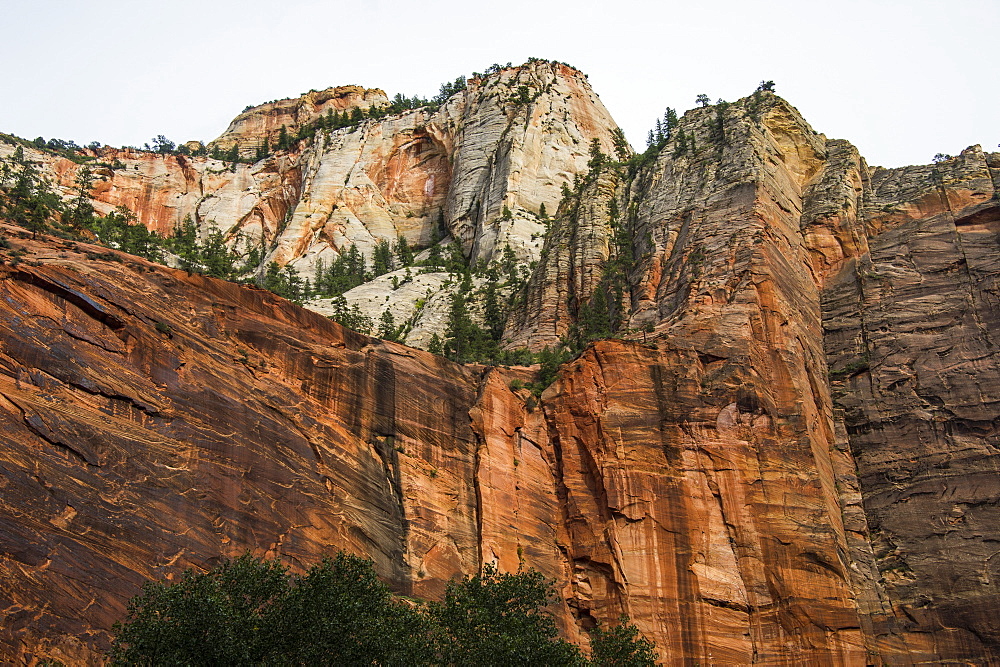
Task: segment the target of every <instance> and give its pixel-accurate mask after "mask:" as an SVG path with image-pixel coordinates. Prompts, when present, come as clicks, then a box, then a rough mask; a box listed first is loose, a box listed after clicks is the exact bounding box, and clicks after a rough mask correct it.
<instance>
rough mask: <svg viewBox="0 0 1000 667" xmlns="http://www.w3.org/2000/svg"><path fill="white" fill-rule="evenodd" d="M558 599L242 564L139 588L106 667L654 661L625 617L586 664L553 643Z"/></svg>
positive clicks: (342, 563) (519, 586)
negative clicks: (430, 591) (395, 590)
mask: <svg viewBox="0 0 1000 667" xmlns="http://www.w3.org/2000/svg"><path fill="white" fill-rule="evenodd" d="M556 601H557V598H556V596H555V594H554V593H553V591H552V587H551V584H550V582H548V581H546V580H545V578H544V577H543V576H542V575H541V574H539V573H538V572H535V571H531V570H522V571H520V572H517V573H516V574H506V573H501V572H499V571H498V570H497V569H496V568H495V567H493V566H489V565H488V566H486V567H485V568H484V569H483V573H482V574H480V575H477V576H474V577H466V578H464V579H462V580H454V581H452V582H451V583H449V584H448V586H447V589H446V591H445V595H444V599H443V600H441V601H440V602H423V601H420V600H414V599H402V598H398V597H395V596H393V595H392V593H391V592H390V591H389V589H388V587H387V586H386V585H385V584H384V583H382V582H381V581H380V580H379V579H378V576H377V575H376V574H375V570H374V568H373V565H372V563H371V561H368V560H365V559H363V558H359V557H357V556H351V555H348V554H345V553H343V552H341V553H338V554H337V555H336V556H334V557H333V558H325V559H324V560H323V561H322V562H321V563H319V564H317V565H315V566H314V567H312V568H311V569H310V570H309V571H308V572H306V573H305V574H304V575H301V576H294V577H293V576H289V574H288V572H287V570H286V568H285V567H284V566H283V565H281V563H280V562H278V561H269V560H261V559H257V558H254V557H252V556H250V555H249V554H248V555H244V556H242V557H240V558H238V559H236V560H232V561H228V562H226V563H223V564H222V565H221V566H219V567H218V568H216V569H214V570H210V571H208V572H204V573H196V572H194V571H192V570H188V571H187V572H185V573H184V575H183V576H182V578H181V579H180V581H178V582H177V583H175V584H165V583H159V582H150V583H147V584H146V585H145V586H144V588H143V591H142V593H141V594H140V595H138V596H136V597H134V598H133V599H132V600H131V601H130V602H129V605H128V613H127V616H126V618H125V619H124V620H123V621H122V622H121V623H119V624H117V625H116V626H115V633H116V636H115V640H114V643H113V645H112V649H111V654H110V658H111V664H113V665H137V664H184V665H373V664H378V665H579V666H581V667H582V666H584V665H621V666H631V665H635V666H639V665H653V664H655V659H656V654H655V647H654V645H653V644H652V643H651V642H649V641H648V640H646V639H644V638H643V637H642V636H641V635H640V634H639V632H638V630H637V629H636V627H635V626H634V625H632V624H631V623H629V622H628V620H627V619H625V618H622V619H621V620H620V623H619V625H618V626H616V627H612V628H610V629H604V628H598V629H597V630H595V631H594V632H593V633H592V635H591V647H592V655H591V657H590V659H589V660H588V659H587V658H586V657H584V655H583V653H582V652H581V651H580V649H579V647H577V646H575V645H573V644H571V643H569V642H567V641H565V640H563V639H560V638H559V637H558V633H557V631H556V625H555V620H554V618H553V617H552V615H551V614H550V613H549V612H548V611H547V608H548V607H549V606H551V605H552V604H553V603H555V602H556Z"/></svg>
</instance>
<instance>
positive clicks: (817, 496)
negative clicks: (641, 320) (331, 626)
mask: <svg viewBox="0 0 1000 667" xmlns="http://www.w3.org/2000/svg"><path fill="white" fill-rule="evenodd" d="M15 245H16V246H17V247H18V249H23V250H25V251H26V254H25V259H26V260H27V262H28V264H27V265H25V264H23V263H22V264H19V265H18V266H16V267H10V266H6V267H4V273H3V277H2V282H0V284H2V286H3V291H4V295H5V301H4V305H3V308H4V309H5V312H4V313H3V316H2V318H0V321H2V322H3V323H4V329H3V332H2V336H3V341H4V347H3V352H2V357H0V359H2V369H3V370H2V373H0V395H2V397H3V398H2V402H0V406H2V411H0V420H2V421H3V428H2V430H0V432H2V433H3V436H2V438H3V442H4V448H3V450H2V451H3V458H2V465H3V467H4V476H3V479H4V480H5V486H4V494H3V501H2V503H3V505H2V507H3V521H4V530H3V531H2V533H0V534H2V535H3V539H4V543H3V553H4V554H5V558H4V560H3V561H0V578H2V580H3V586H2V590H4V596H5V597H4V601H3V605H4V608H5V610H6V611H7V618H8V619H11V622H10V623H9V624H6V625H5V628H4V630H3V633H4V635H3V636H2V638H0V644H2V645H3V646H5V647H7V648H5V649H4V650H5V651H6V653H5V654H4V655H5V657H7V658H9V659H16V660H26V659H30V658H32V657H40V656H51V657H56V658H59V659H63V660H68V661H71V662H87V661H95V660H97V654H96V653H95V652H94V651H96V650H99V649H103V648H106V647H107V642H108V634H107V632H108V629H109V627H110V625H111V623H112V622H113V621H114V620H116V619H117V618H120V617H121V615H122V614H123V611H124V604H125V602H126V600H127V599H128V598H129V597H130V596H131V595H133V594H135V593H136V592H137V591H138V590H139V587H140V585H141V583H142V581H143V580H145V579H147V578H151V577H155V578H162V577H164V576H168V577H169V576H176V574H177V573H178V572H179V571H180V570H181V569H183V568H184V567H186V566H189V565H194V566H197V567H208V566H211V565H213V564H214V563H216V562H218V558H219V557H220V556H225V555H229V556H233V555H237V554H239V553H242V552H243V551H244V550H247V549H250V550H252V551H254V552H255V553H260V554H264V555H271V556H278V555H280V556H281V557H282V558H284V559H286V560H287V561H289V562H291V563H293V564H295V565H298V566H301V567H305V566H307V565H308V564H309V563H311V562H314V561H315V560H316V559H318V558H319V557H320V555H321V554H323V553H328V552H329V551H331V550H334V549H337V548H347V549H349V550H352V551H355V552H359V553H363V554H367V555H370V556H371V557H373V558H374V559H375V560H376V564H377V567H378V569H379V571H380V573H381V574H382V575H383V576H384V577H386V579H387V580H388V581H389V582H390V583H391V584H392V585H393V587H394V588H396V589H397V590H399V591H401V592H405V593H408V594H411V595H417V596H421V597H434V596H436V595H440V594H441V592H442V591H443V588H444V584H445V583H446V582H447V581H448V579H450V578H451V577H453V576H456V575H458V574H461V573H471V572H475V571H476V570H477V569H478V567H479V565H480V563H481V562H483V561H487V562H489V561H497V562H499V563H500V564H501V566H503V567H505V568H512V569H513V568H516V567H517V564H518V563H519V562H521V560H523V561H524V562H525V563H526V564H528V565H530V566H533V567H536V568H538V569H539V570H541V571H542V572H544V573H545V574H546V575H547V576H550V577H552V578H554V579H555V580H556V581H557V584H558V587H559V589H560V591H561V592H562V593H563V594H564V595H565V596H566V600H567V602H566V606H565V607H563V608H562V609H561V610H559V611H558V613H559V619H560V623H561V625H562V627H563V628H564V630H565V631H566V632H567V634H569V635H570V636H573V637H575V638H578V639H580V638H582V635H581V630H582V628H584V627H587V626H589V625H592V623H593V622H594V621H595V620H600V621H605V622H608V621H612V620H614V619H615V618H617V616H618V615H619V614H620V613H623V612H625V613H630V614H631V615H632V616H633V618H634V619H635V620H636V622H637V623H639V624H640V627H642V629H643V630H644V631H645V632H646V633H647V634H649V636H650V637H652V638H654V639H655V640H656V641H657V642H658V643H659V644H660V646H661V649H662V650H663V651H664V655H665V656H666V657H677V656H691V657H692V658H694V657H698V656H700V657H701V658H702V659H709V658H711V659H714V660H718V661H723V662H730V661H737V662H744V661H750V660H752V659H755V658H754V656H755V655H756V656H757V658H756V659H765V658H766V659H771V658H775V659H777V658H779V657H782V656H789V655H794V656H798V657H800V658H802V659H810V658H814V657H815V658H817V659H818V658H819V657H821V656H833V655H836V656H840V658H841V659H844V660H848V659H850V658H852V657H854V658H858V659H860V658H859V656H863V650H864V649H863V641H862V637H861V635H860V632H859V630H858V629H857V628H858V620H857V612H856V610H855V608H854V603H853V599H852V596H851V594H850V590H849V586H848V582H847V579H846V576H845V573H844V572H843V570H842V569H840V568H839V564H838V562H837V553H838V552H837V549H838V536H837V531H836V529H835V528H836V520H835V517H832V516H831V515H830V513H829V510H830V508H829V506H828V505H827V502H826V499H825V497H824V493H823V489H822V487H821V485H820V483H819V480H818V479H816V475H815V473H813V474H808V472H799V473H798V474H797V476H798V477H799V479H797V480H796V481H795V482H790V481H789V480H787V479H784V474H785V472H786V471H787V469H788V468H794V467H795V466H796V464H797V463H800V461H798V460H797V459H795V458H791V456H792V455H790V454H789V453H787V452H785V453H784V454H783V455H779V454H775V455H774V458H773V459H768V458H766V456H765V455H764V454H763V453H762V452H761V451H758V449H759V448H762V447H763V446H764V445H765V444H767V443H771V442H772V441H774V440H780V438H781V434H780V433H779V432H778V429H777V428H776V427H775V426H774V425H773V424H772V423H771V421H770V419H769V417H768V416H767V415H765V414H762V413H761V414H758V412H759V411H756V408H746V407H744V408H742V409H741V408H739V406H734V407H731V408H729V409H728V411H726V412H724V414H723V415H722V416H716V414H715V412H716V411H714V410H712V409H711V408H710V407H708V406H704V407H701V408H699V406H700V405H701V403H703V399H701V398H699V392H700V386H701V385H700V384H699V379H700V376H701V374H702V365H703V364H702V361H700V360H699V357H698V355H697V354H696V353H695V352H693V351H690V350H689V351H677V350H672V349H666V348H665V349H662V350H658V349H655V348H645V347H642V346H640V345H638V344H635V343H627V342H606V343H601V344H600V345H598V346H596V347H594V348H593V349H591V350H590V351H588V352H587V353H586V354H585V355H584V356H583V357H581V358H580V359H578V360H577V361H576V362H574V364H573V365H572V366H571V367H570V368H568V369H567V370H566V371H565V372H564V375H563V377H562V379H561V380H560V381H559V382H558V383H557V384H556V385H554V386H553V387H552V388H551V389H550V390H549V392H547V393H546V395H545V396H543V400H542V402H541V404H539V405H535V406H531V405H530V402H529V401H528V400H527V398H528V397H527V394H526V393H524V392H523V391H522V393H520V394H519V393H517V392H514V391H512V390H511V389H510V387H509V385H510V380H511V379H513V378H514V376H513V375H510V374H509V373H505V372H503V371H500V370H493V371H477V370H475V369H473V368H463V367H461V366H458V365H455V364H451V363H449V362H446V361H444V360H442V359H440V358H438V357H434V356H433V355H430V354H427V353H425V352H420V351H417V350H413V349H410V348H405V347H403V346H399V345H395V344H390V343H383V342H381V341H378V340H375V339H369V338H366V337H363V336H360V335H357V334H354V333H352V332H350V331H347V330H345V329H342V328H340V327H339V326H337V325H335V324H332V323H330V322H329V321H327V320H325V319H323V318H322V317H320V316H318V315H315V314H312V313H309V312H308V311H304V310H301V309H299V308H296V307H294V306H292V305H291V304H288V303H287V302H283V301H281V300H280V299H278V298H277V297H274V296H272V295H270V294H269V293H267V292H262V291H259V290H253V289H248V288H240V287H237V286H234V285H232V284H228V283H224V282H220V281H215V280H212V279H206V278H202V277H199V276H188V275H187V274H185V273H183V272H179V271H173V270H170V269H165V268H161V267H154V266H153V265H149V264H147V263H145V262H142V261H141V260H135V259H131V258H128V257H127V256H122V260H121V261H120V262H119V263H112V262H105V261H96V260H90V261H88V260H87V259H86V253H87V252H93V251H94V250H96V248H91V247H87V246H84V245H74V244H69V243H67V244H58V243H44V244H43V243H33V242H31V241H30V240H28V239H24V240H20V239H19V240H17V241H16V242H15ZM138 294H141V295H143V296H142V298H141V299H136V295H138ZM748 400H749V399H748ZM699 409H700V412H699ZM741 410H742V411H741ZM720 420H721V421H720ZM717 422H718V423H721V424H722V426H718V424H717ZM717 431H718V433H717ZM807 458H808V457H807ZM803 467H804V468H805V469H806V471H808V470H809V465H808V461H807V462H806V464H805V465H803ZM776 498H780V499H781V500H780V502H777V501H776V500H775V499H776ZM799 513H802V516H798V514H799ZM807 518H808V520H809V521H810V522H811V523H810V526H812V528H811V532H809V533H808V534H803V532H802V530H801V525H802V522H803V521H805V520H807ZM820 593H822V595H820ZM800 598H802V599H801V600H800ZM793 630H794V632H793ZM786 633H787V634H789V636H787V637H786V636H784V635H785V634H786Z"/></svg>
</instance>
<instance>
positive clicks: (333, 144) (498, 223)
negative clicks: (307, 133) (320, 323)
mask: <svg viewBox="0 0 1000 667" xmlns="http://www.w3.org/2000/svg"><path fill="white" fill-rule="evenodd" d="M386 103H387V100H386V99H385V95H384V93H382V91H380V90H375V89H364V88H361V87H358V86H342V87H338V88H331V89H327V90H325V91H320V92H311V93H307V94H305V95H303V96H301V97H299V98H295V99H289V100H281V101H278V102H270V103H267V104H264V105H261V106H258V107H253V108H250V109H248V110H246V111H244V112H243V113H241V114H240V115H239V116H237V117H236V119H235V120H234V121H233V122H232V124H231V125H230V127H229V128H228V129H227V130H226V132H225V133H223V135H222V136H220V137H219V138H218V139H217V140H216V141H215V142H213V144H217V145H219V146H220V147H229V146H231V145H232V144H233V142H239V143H240V145H241V146H242V147H244V149H250V148H251V147H253V148H255V147H256V146H258V145H259V144H260V143H262V142H267V143H269V144H272V145H273V143H274V140H275V133H276V132H278V131H279V128H280V127H281V126H282V125H286V126H287V128H288V131H289V132H294V130H297V129H298V128H299V127H301V126H303V125H305V124H308V123H311V122H314V121H315V120H316V119H317V118H320V117H322V116H324V115H325V114H326V113H327V112H328V111H332V110H337V109H340V110H347V109H350V108H355V107H357V108H362V109H368V108H371V107H384V106H385V105H386ZM616 129H617V125H616V124H615V123H614V121H613V120H612V119H611V117H610V115H609V114H608V112H607V110H606V109H605V108H604V106H603V105H602V104H601V102H600V100H599V99H598V97H597V95H596V94H595V93H594V92H593V90H592V89H591V88H590V85H589V83H588V82H587V79H586V76H585V75H584V74H583V73H581V72H579V71H577V70H575V69H573V68H571V67H568V66H566V65H563V64H559V63H550V62H547V61H540V60H539V61H533V62H531V63H528V64H525V65H523V66H521V67H508V68H503V69H500V70H498V71H496V72H493V73H492V74H490V75H488V76H482V77H480V78H475V79H472V80H471V81H470V82H469V83H468V85H467V87H466V88H465V90H462V91H460V92H458V93H457V94H455V95H453V96H452V97H451V98H450V99H449V100H448V101H447V102H445V103H444V104H442V105H440V106H439V107H435V106H434V105H431V106H426V107H421V108H418V109H413V110H409V111H403V112H400V113H396V114H393V115H389V116H387V117H384V118H380V119H370V120H364V121H362V122H360V124H357V125H355V126H350V127H345V128H342V129H338V130H329V129H327V130H321V131H319V132H317V133H316V134H315V135H314V136H313V137H312V138H311V139H309V140H303V141H297V142H293V143H292V146H291V148H290V149H288V150H279V151H276V152H273V153H272V154H271V155H269V156H268V157H266V158H264V159H260V160H258V161H256V162H254V163H252V164H248V163H230V162H224V161H221V160H217V159H212V158H210V157H205V156H201V157H198V156H184V155H160V154H156V153H148V152H142V151H135V150H116V149H109V148H106V149H102V150H100V151H99V153H98V154H96V155H97V158H98V162H99V163H100V164H101V165H106V166H98V167H96V173H97V175H98V177H99V179H100V180H99V181H98V182H96V183H95V186H94V189H93V191H92V192H91V196H92V197H93V199H94V202H95V206H96V207H97V210H98V211H99V212H101V213H105V212H107V211H110V210H112V209H114V208H115V207H117V206H125V207H127V208H129V209H130V210H131V211H133V212H134V213H135V215H136V217H137V219H138V220H139V222H140V223H142V224H143V225H145V226H146V227H148V228H149V229H152V230H156V231H157V232H159V233H161V234H163V235H169V234H171V233H172V232H173V231H174V230H175V229H176V228H177V227H178V226H179V225H181V224H182V223H183V222H184V220H185V219H188V218H190V219H191V220H192V221H193V222H194V223H195V224H196V225H197V226H198V228H199V230H200V232H199V233H200V235H201V237H202V238H205V237H206V236H207V235H208V234H209V232H211V231H212V230H219V231H221V232H222V233H223V235H224V238H225V239H226V242H227V243H228V245H230V247H232V248H233V249H234V250H235V251H237V252H239V253H241V254H243V255H247V254H248V253H249V252H250V251H251V250H252V249H258V250H260V251H262V255H263V256H264V258H265V261H267V262H270V261H275V262H277V263H278V264H279V265H282V266H284V265H290V266H292V267H293V268H295V269H296V270H297V271H298V272H299V273H300V274H301V276H302V277H303V278H313V277H314V276H315V271H316V266H317V264H318V263H319V262H323V263H324V264H325V265H326V266H327V267H329V266H330V264H331V263H332V262H333V261H334V260H336V259H337V258H338V257H340V256H341V254H343V252H344V251H345V250H347V249H348V248H349V247H352V246H353V247H356V248H357V249H358V250H360V251H361V253H362V254H363V255H365V257H367V258H368V263H369V266H370V265H371V258H372V255H373V253H374V249H375V246H376V244H377V243H378V242H379V241H388V242H393V243H394V242H395V241H396V239H397V238H398V237H405V238H406V239H407V241H408V242H409V243H410V244H411V245H413V246H414V247H415V248H417V249H418V250H420V249H426V248H428V247H429V246H431V245H433V244H437V243H439V242H440V244H441V247H445V246H446V245H447V243H448V242H449V241H450V240H451V239H457V240H458V241H460V242H461V244H462V246H463V249H464V251H465V254H466V256H467V258H468V261H470V262H476V261H483V262H490V261H493V260H498V259H499V258H500V256H501V254H502V251H503V250H504V249H505V248H507V247H509V248H510V249H511V250H512V251H513V252H514V253H515V255H516V257H517V258H518V260H519V262H520V263H521V264H523V265H524V266H528V265H529V264H530V263H531V262H532V261H535V260H537V259H538V255H539V252H540V250H541V244H542V241H541V237H542V235H543V233H544V225H543V224H542V223H541V222H540V221H539V219H538V211H539V208H540V207H541V206H542V205H544V206H545V207H546V208H547V209H548V210H550V211H554V210H555V209H556V207H557V205H558V202H559V199H560V192H561V188H562V186H564V185H571V184H572V182H573V180H574V178H575V177H576V176H577V175H578V174H581V173H583V172H585V171H586V169H587V162H588V159H589V148H590V144H591V141H592V140H594V139H597V140H598V142H599V144H600V145H601V146H602V148H603V150H604V151H605V152H610V151H611V150H612V145H613V139H612V133H613V132H614V131H615V130H616ZM13 150H14V149H13V147H10V146H6V145H3V144H0V156H5V155H7V154H9V153H11V152H12V151H13ZM27 151H28V153H29V155H30V156H31V158H32V159H33V160H36V161H37V162H39V163H40V164H41V165H42V168H43V170H44V171H45V173H46V174H47V175H48V176H49V177H50V178H51V180H52V181H53V182H54V183H55V184H56V185H57V186H58V187H59V188H61V190H62V191H63V192H64V193H65V194H66V196H69V195H70V194H71V193H72V192H73V191H74V187H75V186H74V181H75V179H76V177H77V174H78V173H79V170H80V169H81V168H82V166H81V165H78V164H74V163H73V162H71V161H69V160H67V159H53V156H51V155H50V154H46V153H43V152H39V151H34V150H32V149H31V148H30V147H29V148H28V149H27ZM244 152H249V153H250V154H252V153H253V152H254V150H249V151H246V150H245V151H244ZM116 165H117V166H116ZM393 277H396V278H397V279H401V278H402V277H403V272H402V271H401V270H400V271H398V272H396V273H392V274H390V275H387V276H385V277H383V278H382V279H381V280H376V281H373V282H371V283H370V284H368V285H366V286H364V288H363V289H360V290H358V291H356V292H351V293H348V294H347V298H348V301H349V303H352V304H357V305H358V306H359V307H361V309H362V310H363V311H364V312H365V314H366V315H368V316H370V317H372V319H374V320H377V319H378V317H379V316H380V315H381V314H382V312H383V310H385V309H386V307H387V306H386V304H387V302H391V304H392V306H391V310H392V311H393V314H394V315H395V316H396V320H397V322H402V321H405V320H407V319H409V318H411V317H412V318H415V321H414V327H413V330H412V332H411V334H410V335H409V337H408V338H407V339H406V340H407V342H409V343H411V344H416V345H419V346H422V347H426V344H427V341H428V340H429V338H430V336H431V335H432V334H433V333H438V334H439V335H442V334H443V333H444V320H443V318H442V317H441V316H440V315H441V313H442V312H443V311H446V310H447V303H448V299H449V297H450V295H451V293H452V291H453V290H451V289H449V288H448V287H445V286H444V283H446V282H448V276H447V274H445V273H438V274H437V275H434V274H428V275H427V276H426V277H425V278H423V282H424V283H426V284H423V285H422V286H421V289H419V290H415V289H414V288H413V287H414V286H412V285H411V286H410V287H408V288H406V289H404V290H403V291H399V290H398V288H393V286H392V282H391V279H392V278H393ZM428 289H430V292H431V295H430V298H429V299H428V298H427V290H428ZM418 300H421V302H422V307H423V306H426V313H424V312H423V311H422V310H420V309H418V307H417V301H418ZM328 305H329V304H328V303H324V302H322V301H318V302H316V303H313V304H311V307H313V308H314V309H316V310H317V311H319V312H322V313H329V312H330V311H329V308H328ZM418 310H419V312H418Z"/></svg>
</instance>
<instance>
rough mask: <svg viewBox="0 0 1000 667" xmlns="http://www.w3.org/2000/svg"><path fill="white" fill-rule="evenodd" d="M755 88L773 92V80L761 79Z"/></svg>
mask: <svg viewBox="0 0 1000 667" xmlns="http://www.w3.org/2000/svg"><path fill="white" fill-rule="evenodd" d="M757 90H759V91H761V92H768V93H773V92H774V81H761V82H760V85H759V86H757Z"/></svg>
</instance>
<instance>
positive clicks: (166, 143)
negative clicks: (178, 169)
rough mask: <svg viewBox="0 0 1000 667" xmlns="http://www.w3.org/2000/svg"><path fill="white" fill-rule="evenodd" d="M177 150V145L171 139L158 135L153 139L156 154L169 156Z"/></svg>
mask: <svg viewBox="0 0 1000 667" xmlns="http://www.w3.org/2000/svg"><path fill="white" fill-rule="evenodd" d="M175 148H177V144H175V143H174V142H172V141H170V139H167V138H166V137H165V136H163V135H162V134H158V135H156V137H154V138H153V151H154V152H156V153H160V154H161V155H169V154H171V153H173V152H174V149H175Z"/></svg>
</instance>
